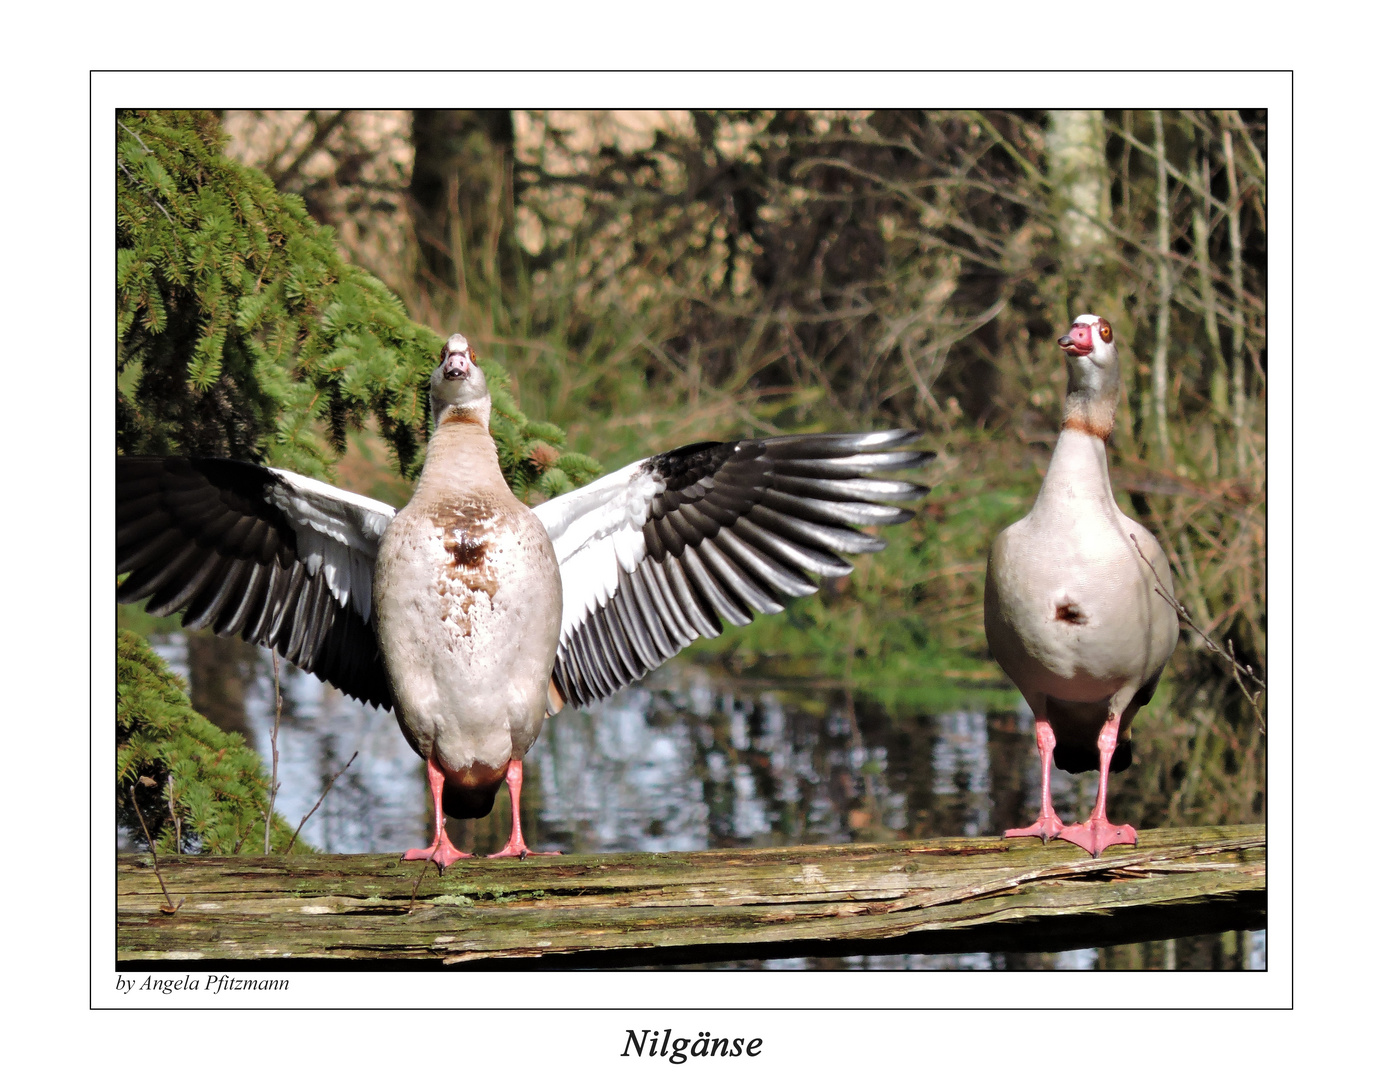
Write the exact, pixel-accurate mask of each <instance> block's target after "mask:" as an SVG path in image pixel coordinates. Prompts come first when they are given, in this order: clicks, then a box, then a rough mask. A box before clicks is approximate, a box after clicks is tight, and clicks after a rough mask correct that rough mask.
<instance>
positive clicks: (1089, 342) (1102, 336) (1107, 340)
mask: <svg viewBox="0 0 1383 1080" xmlns="http://www.w3.org/2000/svg"><path fill="white" fill-rule="evenodd" d="M1057 344H1058V345H1060V346H1061V348H1062V349H1063V350H1064V351H1065V352H1066V355H1067V356H1089V357H1090V358H1091V359H1093V360H1094V361H1095V362H1096V363H1099V364H1103V363H1107V362H1108V361H1109V360H1110V359H1111V358H1112V357H1113V356H1114V328H1113V327H1112V326H1110V325H1109V323H1107V322H1106V321H1105V320H1104V319H1103V318H1101V317H1100V316H1099V315H1078V316H1076V321H1075V322H1073V323H1072V324H1071V329H1070V330H1069V331H1067V332H1066V334H1065V335H1063V336H1062V337H1061V338H1059V339H1057Z"/></svg>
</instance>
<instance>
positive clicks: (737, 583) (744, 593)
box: [697, 537, 783, 615]
mask: <svg viewBox="0 0 1383 1080" xmlns="http://www.w3.org/2000/svg"><path fill="white" fill-rule="evenodd" d="M697 550H698V551H700V552H701V554H702V556H703V557H704V558H705V560H706V565H707V566H708V567H710V568H711V569H712V570H713V572H714V573H715V575H716V576H717V577H718V578H719V579H720V580H721V581H722V582H724V584H725V586H726V588H728V589H729V590H730V591H731V592H733V593H734V594H735V595H736V596H737V597H739V599H740V600H742V601H744V603H745V605H746V606H747V607H750V608H752V609H754V610H755V611H761V612H764V613H765V614H768V615H776V614H777V613H778V612H780V611H782V610H783V605H782V604H780V603H778V601H777V600H775V599H774V598H773V597H771V596H769V595H768V593H766V592H764V591H763V590H762V589H761V588H759V586H758V585H756V584H755V583H754V580H753V577H752V575H751V574H750V573H749V571H748V570H746V569H745V568H744V567H742V566H741V565H740V564H739V563H738V562H736V561H735V560H734V559H733V558H732V557H731V556H730V555H729V554H727V553H726V551H725V550H724V549H723V548H722V547H721V546H720V537H716V538H715V539H714V540H703V541H702V543H701V547H700V548H698V549H697Z"/></svg>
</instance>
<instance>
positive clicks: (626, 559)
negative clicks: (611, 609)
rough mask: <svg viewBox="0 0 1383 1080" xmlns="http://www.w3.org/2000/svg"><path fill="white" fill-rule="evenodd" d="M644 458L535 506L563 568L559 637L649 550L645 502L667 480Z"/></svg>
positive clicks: (601, 600) (595, 608)
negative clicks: (647, 465)
mask: <svg viewBox="0 0 1383 1080" xmlns="http://www.w3.org/2000/svg"><path fill="white" fill-rule="evenodd" d="M646 464H647V459H644V460H643V461H636V462H634V463H633V464H632V465H626V466H625V467H624V468H622V469H620V470H619V471H618V472H613V473H611V474H610V475H609V476H604V477H601V478H600V479H599V480H596V481H595V482H594V483H590V484H587V485H586V486H585V487H583V488H579V489H578V490H576V491H572V492H568V493H567V494H566V495H561V496H559V497H558V498H556V499H550V500H549V501H547V502H545V503H543V504H542V505H540V506H536V507H534V508H533V512H534V513H535V514H536V515H537V516H538V520H539V521H541V522H542V523H543V528H545V529H546V530H547V534H548V537H549V538H550V539H551V540H552V547H553V550H554V551H555V552H556V553H557V565H558V566H559V567H560V568H561V571H562V633H561V638H562V640H566V638H567V637H568V635H569V634H570V633H571V631H572V630H573V629H574V628H575V627H576V626H577V625H578V624H580V622H581V621H582V620H583V619H585V618H586V617H587V616H588V615H591V614H594V613H595V612H596V611H598V610H599V609H600V608H601V607H602V606H603V605H604V604H606V603H607V602H609V600H610V598H611V597H612V596H613V595H614V593H615V587H616V586H617V585H618V583H619V571H620V568H621V567H623V569H624V571H625V572H626V573H629V574H632V573H634V571H635V570H637V569H638V566H639V564H640V563H641V562H643V560H644V557H645V555H647V547H646V546H645V543H644V536H643V527H644V523H645V522H646V521H647V520H648V507H649V504H650V503H651V502H652V501H653V499H654V498H656V497H657V496H658V495H661V494H662V493H663V491H664V490H665V489H666V487H667V484H666V483H665V482H664V481H663V480H661V479H659V478H658V477H657V476H655V475H653V474H652V473H651V472H650V471H649V470H648V469H647V468H646Z"/></svg>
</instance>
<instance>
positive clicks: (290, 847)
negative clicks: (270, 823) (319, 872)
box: [284, 750, 360, 855]
mask: <svg viewBox="0 0 1383 1080" xmlns="http://www.w3.org/2000/svg"><path fill="white" fill-rule="evenodd" d="M359 756H360V751H359V750H357V751H356V752H355V753H353V754H352V755H351V760H350V761H348V762H346V763H345V764H344V765H342V766H341V768H340V769H338V770H337V771H336V775H335V776H333V777H332V778H331V779H330V780H328V781H327V786H326V787H324V788H323V789H322V794H321V795H319V796H318V797H317V801H316V802H315V803H313V804H312V809H311V810H309V811H308V812H307V813H305V814H304V815H303V819H302V821H300V822H298V827H297V828H296V829H294V830H293V836H292V838H291V839H290V840H289V841H288V848H287V850H285V851H284V854H285V855H292V854H293V845H294V844H296V843H297V842H298V833H300V832H302V831H303V826H304V825H306V824H307V819H308V818H310V817H311V816H312V815H313V814H315V813H316V812H317V807H319V806H321V805H322V800H323V799H325V798H326V797H327V792H329V791H330V790H331V785H332V784H334V783H336V781H337V780H338V779H340V777H341V774H342V773H343V772H345V771H346V770H347V769H349V768H350V767H351V762H352V761H354V760H355V759H356V758H358V757H359Z"/></svg>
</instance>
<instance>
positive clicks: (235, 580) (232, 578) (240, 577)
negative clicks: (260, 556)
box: [182, 559, 254, 630]
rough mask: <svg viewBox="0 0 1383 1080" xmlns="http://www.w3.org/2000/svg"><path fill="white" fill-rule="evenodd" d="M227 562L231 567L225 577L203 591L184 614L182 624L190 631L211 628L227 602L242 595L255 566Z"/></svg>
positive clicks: (236, 561)
mask: <svg viewBox="0 0 1383 1080" xmlns="http://www.w3.org/2000/svg"><path fill="white" fill-rule="evenodd" d="M226 561H227V562H228V563H229V566H228V568H227V570H226V573H225V576H224V577H223V578H222V579H221V580H220V581H218V582H216V584H215V587H214V588H206V589H203V590H202V593H201V595H200V596H198V597H197V598H196V599H195V600H193V601H192V603H190V604H189V605H188V606H187V611H185V612H184V613H183V617H182V624H183V626H185V627H187V628H188V629H189V630H201V629H202V628H203V627H206V626H210V625H211V624H212V623H213V622H214V621H216V620H217V619H218V618H219V617H220V616H221V614H222V613H223V612H224V610H225V608H226V606H227V601H228V600H229V599H230V598H231V597H232V596H239V595H240V588H241V586H242V585H243V584H244V582H245V578H246V576H247V575H248V574H249V573H250V569H251V567H252V566H253V565H254V564H253V563H249V562H246V561H245V560H244V559H227V560H226Z"/></svg>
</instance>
